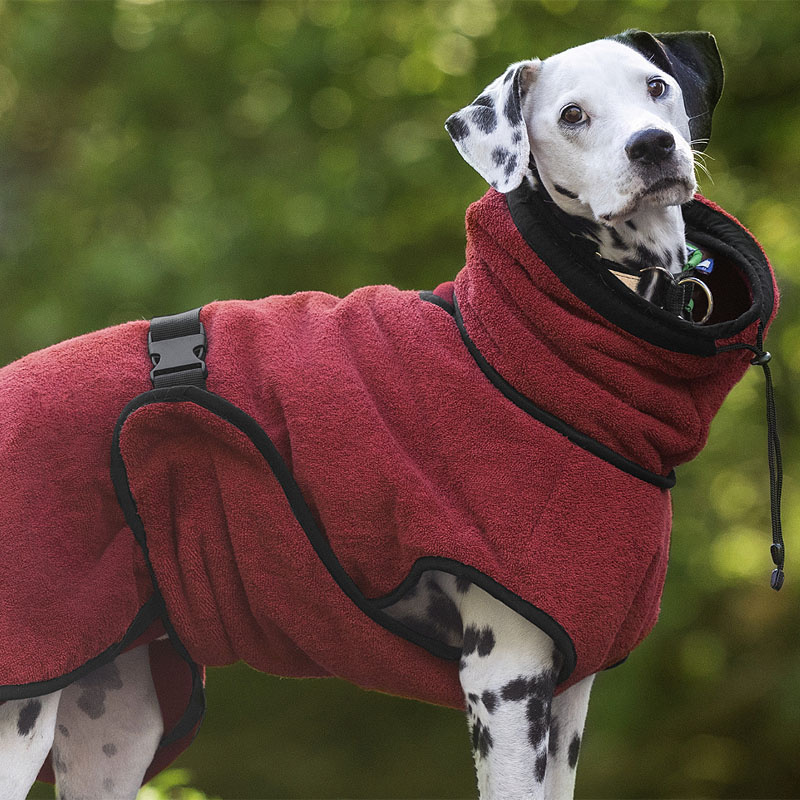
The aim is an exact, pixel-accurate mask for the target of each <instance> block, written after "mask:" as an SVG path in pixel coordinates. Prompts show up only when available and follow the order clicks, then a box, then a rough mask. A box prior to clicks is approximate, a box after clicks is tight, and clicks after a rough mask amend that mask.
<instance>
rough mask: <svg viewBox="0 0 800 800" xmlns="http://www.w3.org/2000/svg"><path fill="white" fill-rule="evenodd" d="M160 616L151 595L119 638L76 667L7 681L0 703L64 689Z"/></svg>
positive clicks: (158, 600) (113, 655) (155, 598)
mask: <svg viewBox="0 0 800 800" xmlns="http://www.w3.org/2000/svg"><path fill="white" fill-rule="evenodd" d="M159 616H161V598H160V597H159V596H158V595H157V594H153V595H152V596H151V597H150V599H149V600H147V602H146V603H145V604H144V605H143V606H142V607H141V608H140V609H139V610H138V611H137V612H136V616H135V617H134V618H133V622H131V624H130V625H129V626H128V629H127V630H126V631H125V633H124V635H123V637H122V638H121V639H120V640H119V641H118V642H115V643H114V644H112V645H111V646H110V647H107V648H106V649H105V650H103V651H102V652H101V653H98V654H97V655H96V656H94V657H93V658H90V659H89V660H88V661H86V662H85V663H83V664H81V665H80V666H79V667H76V668H75V669H73V670H71V671H70V672H65V673H64V674H63V675H58V676H57V677H55V678H50V679H49V680H45V681H32V682H31V683H20V684H7V685H5V686H0V702H5V701H6V700H24V699H25V698H27V697H38V696H39V695H43V694H51V693H52V692H57V691H58V690H59V689H64V688H66V687H67V686H69V685H70V684H71V683H74V682H75V681H79V680H80V679H81V678H83V677H84V676H85V675H88V674H89V673H90V672H93V671H94V670H96V669H97V668H98V667H102V666H103V665H104V664H108V663H109V662H110V661H113V660H114V659H115V658H116V657H117V656H118V655H119V654H120V653H122V652H123V651H124V650H125V648H126V647H127V646H128V645H129V644H131V643H132V642H135V641H136V640H137V639H138V638H139V637H140V636H141V635H142V634H143V633H144V632H145V631H146V630H147V629H148V628H149V627H150V625H152V623H153V622H155V621H156V620H157V619H158V618H159Z"/></svg>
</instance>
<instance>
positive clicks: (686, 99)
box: [0, 31, 721, 800]
mask: <svg viewBox="0 0 800 800" xmlns="http://www.w3.org/2000/svg"><path fill="white" fill-rule="evenodd" d="M664 41H668V42H669V43H670V45H671V46H672V52H677V53H679V54H680V53H682V54H683V56H684V58H678V59H677V60H676V61H675V63H674V64H670V63H669V62H667V61H665V56H664V53H665V51H664V50H663V49H662V47H661V45H660V43H661V42H664ZM715 58H716V59H717V61H718V59H719V57H718V55H717V54H716V46H715V44H714V41H713V37H711V36H710V35H708V34H700V33H692V34H666V35H659V39H658V40H656V39H654V38H653V37H651V36H650V35H649V34H645V33H643V32H641V31H630V32H627V33H626V34H622V35H620V36H619V37H615V38H612V39H604V40H600V41H595V42H592V43H589V44H585V45H582V46H579V47H576V48H574V49H570V50H567V51H565V52H562V53H559V54H557V55H554V56H552V57H550V58H547V59H546V60H543V61H540V60H538V59H534V60H530V61H522V62H519V63H516V64H513V65H511V66H510V67H509V68H508V69H507V70H506V71H505V72H504V73H503V74H502V75H500V76H499V77H498V78H497V79H496V80H494V81H493V82H492V83H490V84H489V85H488V86H487V87H486V89H485V90H484V91H483V92H482V93H481V94H480V95H479V96H478V98H477V99H476V100H475V101H474V102H473V103H472V104H470V105H469V106H467V107H465V108H464V109H462V110H461V111H459V112H457V113H455V114H454V115H452V116H451V117H450V118H449V119H448V121H447V123H446V128H447V131H448V132H449V134H450V136H451V138H452V139H453V141H454V142H455V145H456V147H457V148H458V150H459V151H460V153H461V154H462V155H463V157H464V158H465V160H466V161H467V162H468V163H469V164H470V165H471V166H472V167H474V168H475V169H476V170H477V171H478V172H479V173H480V174H481V175H482V176H483V177H484V178H485V179H486V180H487V181H488V182H489V183H490V184H491V185H492V186H494V187H495V188H496V189H497V190H498V191H500V192H508V191H511V190H513V189H515V188H517V187H518V186H519V185H520V183H521V182H522V181H528V182H529V183H530V184H531V185H532V186H533V187H534V189H535V190H536V191H539V192H541V193H543V194H544V195H545V196H546V197H548V199H549V200H551V201H552V203H553V204H554V208H556V209H558V214H559V216H560V221H561V223H563V224H564V225H565V226H567V227H568V228H569V229H570V230H571V231H572V232H573V233H574V235H576V236H583V237H587V238H589V239H590V240H592V241H593V242H594V243H595V244H596V247H597V250H598V252H599V253H600V254H601V255H602V256H603V257H604V258H606V259H608V260H611V261H615V262H617V263H620V264H626V265H628V266H642V265H645V264H646V265H649V266H654V265H658V266H662V267H663V268H665V269H667V270H669V271H670V272H679V271H680V269H681V268H682V267H683V265H684V263H685V260H686V252H685V246H684V230H683V221H682V216H681V212H680V205H681V204H682V203H685V202H686V201H688V200H689V199H691V197H692V195H693V193H694V191H695V188H696V183H695V177H694V167H695V159H694V156H695V150H700V149H702V147H703V145H704V144H705V141H702V140H701V139H704V138H705V136H704V134H705V135H707V132H708V130H709V129H710V119H707V118H704V115H707V114H708V113H709V112H706V111H703V110H702V108H701V107H699V106H698V104H697V101H696V95H697V94H698V93H703V94H705V95H716V97H718V96H719V92H720V91H721V69H720V71H719V75H720V78H719V82H720V85H718V86H717V85H711V86H710V85H708V83H706V84H700V85H698V79H697V73H696V72H691V73H689V74H688V77H687V75H685V74H683V73H682V64H684V63H686V62H690V63H691V62H697V61H698V60H702V59H712V60H713V59H715ZM670 67H672V68H670ZM716 97H715V98H714V102H716ZM712 107H713V105H712ZM392 613H393V614H394V615H396V616H397V617H398V618H412V619H414V620H415V621H416V624H417V626H419V625H420V624H426V625H429V626H430V627H432V628H435V629H436V630H437V631H438V632H439V633H441V632H442V631H448V630H449V631H452V636H453V641H454V642H458V643H459V644H461V646H462V648H463V649H462V657H461V661H460V667H459V674H460V681H461V685H462V687H463V691H464V695H465V705H466V709H467V716H468V724H469V730H470V738H471V743H472V749H473V753H474V760H475V765H476V770H477V780H478V786H479V790H480V797H481V799H482V800H545V798H546V800H569V798H571V797H572V796H573V790H574V784H575V771H576V765H577V762H578V755H579V751H580V746H581V740H582V736H583V729H584V722H585V718H586V713H587V706H588V702H589V693H590V689H591V686H592V682H593V679H594V676H590V677H588V678H585V679H583V680H582V681H580V682H579V683H577V684H575V685H573V686H571V687H570V688H569V689H567V690H566V691H563V692H562V693H560V694H558V695H556V694H555V690H556V680H557V675H558V674H559V669H560V666H561V656H560V655H559V653H558V651H557V650H556V648H555V647H554V644H553V641H552V640H551V639H550V637H548V636H547V635H546V634H545V633H543V632H542V631H541V630H540V629H538V628H537V627H535V626H534V625H532V624H531V623H530V622H528V621H527V620H524V619H523V618H522V617H520V616H519V615H517V614H516V613H515V612H514V611H512V610H511V609H509V608H508V607H507V606H506V605H504V604H503V603H501V602H500V601H498V600H497V599H495V598H493V597H491V596H490V595H489V594H487V593H486V592H484V591H483V590H482V589H480V588H478V587H477V586H474V585H470V584H469V583H468V582H466V581H465V580H464V579H463V578H456V577H454V576H452V575H449V574H446V573H444V572H429V573H428V574H427V575H426V577H425V579H424V581H423V585H422V587H421V591H417V592H416V593H415V594H414V596H413V597H410V598H407V599H405V600H403V601H402V602H400V603H398V604H397V605H396V607H395V608H393V609H392ZM162 733H163V730H162V722H161V715H160V712H159V704H158V701H157V699H156V694H155V689H154V686H153V681H152V679H151V675H150V671H149V666H148V659H147V655H146V652H145V651H144V648H137V649H134V650H132V651H129V652H127V653H124V654H123V655H120V656H119V657H118V658H117V659H116V660H115V661H114V662H112V663H110V664H107V665H105V666H103V667H101V668H100V669H98V670H97V671H96V672H94V673H91V674H89V675H88V676H86V677H84V678H82V679H80V680H78V681H76V682H75V683H74V684H72V685H70V686H68V687H67V688H65V689H63V690H62V691H59V692H55V693H53V694H49V695H45V696H41V697H38V698H34V699H24V700H16V701H9V702H6V703H5V704H3V705H1V706H0V797H2V798H3V800H23V798H25V797H26V795H27V793H28V790H29V788H30V786H31V784H32V783H33V781H34V780H35V778H36V775H37V773H38V771H39V768H40V766H41V764H42V763H43V761H44V759H45V758H47V756H48V754H49V753H51V751H52V756H51V757H52V762H53V766H54V771H55V776H56V787H57V795H58V797H59V798H61V800H100V798H107V799H108V800H132V799H133V798H135V796H136V794H137V791H138V789H139V787H140V783H141V780H142V777H143V775H144V773H145V770H146V768H147V767H148V765H149V763H150V761H151V760H152V758H153V754H154V752H155V750H156V748H157V746H158V743H159V740H160V738H161V736H162Z"/></svg>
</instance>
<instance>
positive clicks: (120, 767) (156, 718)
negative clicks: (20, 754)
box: [53, 646, 163, 800]
mask: <svg viewBox="0 0 800 800" xmlns="http://www.w3.org/2000/svg"><path fill="white" fill-rule="evenodd" d="M162 733H163V723H162V719H161V711H160V708H159V704H158V699H157V697H156V692H155V687H154V686H153V679H152V677H151V675H150V662H149V658H148V653H147V647H146V646H144V647H137V648H135V649H134V650H130V651H128V652H127V653H123V654H122V655H121V656H118V657H117V658H116V659H115V660H114V661H112V662H111V663H109V664H106V665H105V666H102V667H99V668H98V669H96V670H95V671H94V672H91V673H90V674H88V675H87V676H86V677H84V678H81V679H80V680H78V681H75V683H73V684H71V685H70V686H68V687H67V688H66V689H64V690H63V692H62V693H61V701H60V703H59V705H58V716H57V719H56V730H55V737H54V741H53V769H54V771H55V775H56V790H57V796H58V798H59V800H71V799H72V798H94V800H101V799H102V800H133V798H135V797H136V794H137V792H138V791H139V787H140V786H141V783H142V778H143V777H144V773H145V771H146V769H147V767H148V766H149V765H150V762H151V761H152V759H153V755H154V753H155V751H156V748H157V747H158V742H159V740H160V739H161V735H162Z"/></svg>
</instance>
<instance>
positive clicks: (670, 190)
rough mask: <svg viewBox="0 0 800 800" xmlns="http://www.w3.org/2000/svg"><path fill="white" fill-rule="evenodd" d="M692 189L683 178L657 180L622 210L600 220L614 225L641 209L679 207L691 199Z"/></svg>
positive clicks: (686, 179) (687, 180)
mask: <svg viewBox="0 0 800 800" xmlns="http://www.w3.org/2000/svg"><path fill="white" fill-rule="evenodd" d="M694 189H695V186H694V183H693V182H692V181H691V180H689V179H688V178H685V177H663V178H658V179H657V180H655V181H653V182H652V183H651V184H649V185H648V186H646V187H645V188H643V189H640V190H639V191H637V192H636V193H635V194H634V195H633V197H631V199H630V200H629V201H628V203H626V204H625V206H624V207H623V208H622V209H620V210H619V211H616V212H614V213H611V214H603V215H602V216H601V219H602V220H603V222H607V223H610V224H614V223H618V222H623V221H624V220H626V219H628V218H630V217H632V216H633V215H634V214H635V213H636V212H637V211H640V210H641V209H642V208H652V207H653V206H659V205H663V206H675V205H681V204H683V203H686V202H688V201H689V200H691V199H692V195H693V194H694Z"/></svg>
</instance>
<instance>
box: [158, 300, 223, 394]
mask: <svg viewBox="0 0 800 800" xmlns="http://www.w3.org/2000/svg"><path fill="white" fill-rule="evenodd" d="M207 346H208V340H207V339H206V331H205V328H204V327H203V323H202V322H200V309H199V308H195V309H193V310H192V311H185V312H183V313H182V314H173V315H171V316H168V317H154V318H153V319H151V320H150V331H149V332H148V334H147V351H148V353H149V354H150V361H151V362H152V364H153V369H152V370H151V371H150V380H151V381H152V383H153V388H155V389H160V388H162V387H165V386H186V385H188V386H200V387H201V388H205V385H206V375H207V374H208V369H207V367H206V362H205V356H206V349H207Z"/></svg>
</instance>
